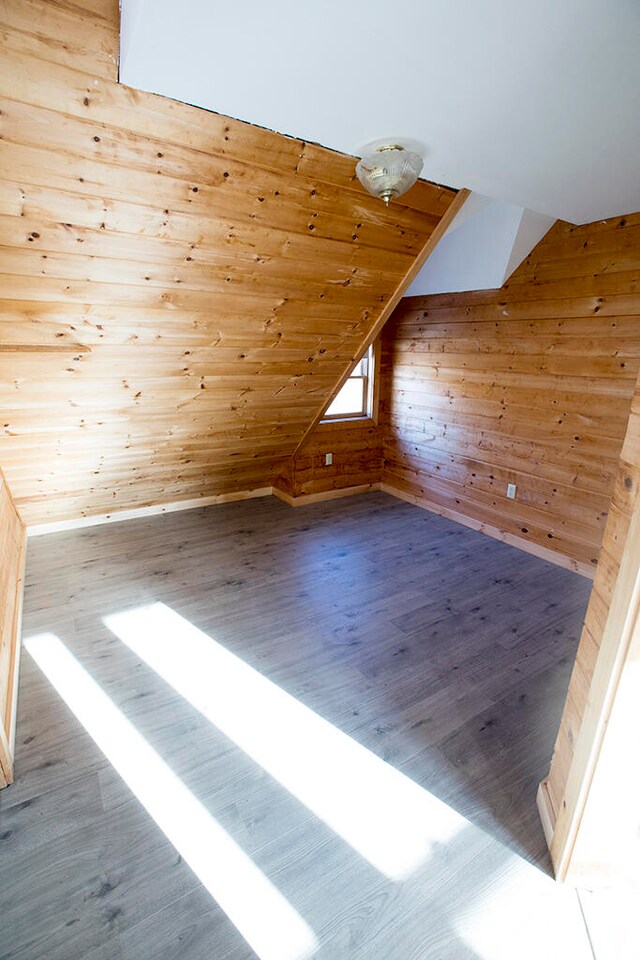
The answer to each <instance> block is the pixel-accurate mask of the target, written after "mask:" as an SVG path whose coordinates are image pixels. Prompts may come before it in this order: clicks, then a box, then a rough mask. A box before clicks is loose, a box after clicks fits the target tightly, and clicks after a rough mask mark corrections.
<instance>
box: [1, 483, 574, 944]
mask: <svg viewBox="0 0 640 960" xmlns="http://www.w3.org/2000/svg"><path fill="white" fill-rule="evenodd" d="M589 590H590V583H589V582H588V581H586V580H584V579H582V578H581V577H579V576H577V575H575V574H572V573H570V572H567V571H564V570H561V569H559V568H557V567H554V566H551V565H549V564H547V563H546V562H544V561H542V560H539V559H536V558H534V557H532V556H529V555H527V554H525V553H522V552H520V551H518V550H517V549H515V548H512V547H509V546H507V545H505V544H502V543H499V542H497V541H495V540H492V539H489V538H487V537H484V536H483V535H481V534H479V533H476V532H473V531H471V530H468V529H467V528H465V527H462V526H458V525H456V524H455V523H452V522H450V521H448V520H445V519H443V518H440V517H437V516H434V515H432V514H430V513H427V512H425V511H422V510H419V509H418V508H416V507H413V506H411V505H409V504H406V503H403V502H401V501H398V500H394V499H392V498H390V497H387V496H386V495H384V494H368V495H366V496H362V497H352V498H350V499H345V500H341V501H334V502H331V503H326V504H316V505H314V506H309V507H305V508H301V509H295V510H292V509H291V508H289V507H287V506H285V505H284V504H282V503H280V502H279V501H278V500H275V499H272V498H269V499H265V500H254V501H247V502H244V503H236V504H229V505H225V506H215V507H210V508H205V509H201V510H193V511H189V512H185V513H176V514H170V515H167V516H163V517H155V518H151V519H146V520H135V521H128V522H123V523H117V524H112V525H109V526H103V527H94V528H88V529H85V530H80V531H75V532H71V533H64V534H54V535H49V536H47V537H41V538H37V539H34V540H31V541H30V542H29V548H28V565H27V588H26V596H25V614H24V631H23V632H24V637H25V649H24V651H23V656H22V665H21V675H20V693H19V719H18V741H17V752H16V771H17V779H16V782H15V784H14V785H13V786H11V787H10V788H8V789H7V790H5V791H3V792H2V793H1V794H0V856H1V860H0V889H1V891H2V934H1V936H0V957H2V958H5V960H9V958H11V960H36V958H38V960H39V958H47V960H177V958H180V960H205V958H206V960H249V958H252V957H254V956H255V955H256V954H255V952H254V950H253V949H252V948H251V947H250V946H249V944H248V942H247V941H250V942H251V943H253V945H254V947H255V948H256V951H257V952H258V955H259V956H261V958H262V960H298V958H299V957H301V956H303V955H304V954H305V950H306V955H308V956H314V957H317V958H318V960H338V958H340V960H365V958H366V960H514V958H516V957H517V958H518V960H528V958H534V957H535V958H539V957H541V956H543V957H545V958H548V960H555V958H557V960H560V958H562V960H590V958H592V956H593V954H592V950H591V946H590V943H589V938H588V935H587V932H586V930H585V927H584V923H583V918H582V914H581V911H580V906H579V903H578V899H577V897H576V895H575V892H574V891H572V890H570V889H568V888H563V887H561V886H559V885H557V884H555V883H554V882H553V881H552V880H551V878H550V876H549V863H548V859H547V854H546V848H545V843H544V838H543V836H542V830H541V827H540V824H539V821H538V817H537V812H536V807H535V793H536V788H537V784H538V782H539V780H540V779H541V778H542V777H543V775H544V774H545V773H546V770H547V768H548V764H549V759H550V755H551V751H552V748H553V742H554V738H555V732H556V730H557V727H558V722H559V718H560V712H561V709H562V704H563V700H564V696H565V692H566V688H567V684H568V679H569V673H570V670H571V666H572V661H573V658H574V655H575V650H576V647H577V642H578V637H579V632H580V628H581V623H582V618H583V616H584V612H585V609H586V604H587V600H588V595H589ZM110 618H111V619H110ZM105 620H106V622H105ZM282 691H284V694H283V693H282ZM310 711H313V713H311V712H310ZM318 717H321V718H323V719H322V720H319V719H318ZM339 731H341V732H339ZM380 761H384V762H380ZM395 771H399V772H400V773H401V774H402V776H398V775H397V774H396V773H395ZM407 778H408V779H407ZM220 904H222V906H224V910H223V909H222V908H221V906H220ZM229 916H231V917H232V918H233V922H232V920H230V919H229ZM238 928H240V930H241V931H242V933H240V932H239V930H238Z"/></svg>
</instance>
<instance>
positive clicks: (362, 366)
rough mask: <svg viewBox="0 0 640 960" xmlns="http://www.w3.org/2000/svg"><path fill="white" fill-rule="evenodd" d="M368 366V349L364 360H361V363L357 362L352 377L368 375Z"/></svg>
mask: <svg viewBox="0 0 640 960" xmlns="http://www.w3.org/2000/svg"><path fill="white" fill-rule="evenodd" d="M368 366H369V351H368V350H367V352H366V353H365V355H364V357H363V358H362V360H361V361H360V363H358V364H357V366H356V368H355V370H354V371H353V373H352V374H351V376H352V377H366V375H367V367H368Z"/></svg>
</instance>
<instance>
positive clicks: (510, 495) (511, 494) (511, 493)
mask: <svg viewBox="0 0 640 960" xmlns="http://www.w3.org/2000/svg"><path fill="white" fill-rule="evenodd" d="M515 498H516V485H515V483H508V484H507V499H508V500H515Z"/></svg>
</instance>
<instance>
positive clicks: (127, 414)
mask: <svg viewBox="0 0 640 960" xmlns="http://www.w3.org/2000/svg"><path fill="white" fill-rule="evenodd" d="M118 26H119V24H118V3H117V0H68V2H65V3H58V2H54V0H3V2H2V3H0V39H1V42H2V66H1V68H0V111H1V113H0V127H1V130H0V135H1V141H0V164H1V169H2V183H1V184H0V298H1V299H0V404H1V407H2V411H3V415H2V419H1V421H0V463H2V465H3V467H4V469H5V472H6V476H7V481H8V483H9V485H10V487H11V489H12V491H13V493H14V496H15V500H16V503H17V505H18V509H19V511H20V513H21V515H22V516H23V517H24V519H25V520H26V521H27V522H28V523H30V524H33V523H42V522H47V521H56V520H64V519H67V518H77V517H82V516H87V515H96V514H105V513H109V512H113V511H114V510H117V509H126V508H136V507H144V506H152V505H155V504H158V503H162V504H163V503H168V502H173V501H180V500H189V499H193V498H194V497H211V496H217V495H220V494H226V493H228V492H233V491H241V490H244V489H255V488H261V487H265V486H269V485H271V483H272V481H273V479H274V478H275V476H276V475H277V474H278V473H279V472H280V471H281V469H282V467H283V465H284V464H286V462H287V459H288V458H289V457H290V456H291V455H292V453H293V451H294V449H295V448H296V446H297V445H298V443H299V441H300V439H301V438H302V436H303V435H304V433H305V430H306V429H307V428H308V426H309V424H310V423H311V422H312V421H313V419H314V417H316V416H317V415H318V413H319V412H320V410H321V409H322V408H323V407H324V405H325V403H326V401H327V399H328V397H329V396H330V394H331V392H332V388H333V387H334V386H335V385H336V384H337V383H338V381H339V380H340V378H341V377H343V376H344V375H345V372H346V371H347V370H348V368H349V367H350V366H351V364H352V362H353V360H354V359H355V357H356V355H357V354H358V352H359V350H360V349H361V347H362V345H363V344H364V343H365V342H366V340H367V339H368V338H369V337H370V335H371V332H372V330H374V328H375V326H376V323H377V321H378V318H379V317H380V316H381V314H382V313H383V312H384V310H385V308H386V305H387V304H388V303H389V301H390V300H391V299H392V297H393V295H394V292H395V291H396V290H397V288H398V286H399V284H400V283H401V281H402V279H403V278H405V277H406V276H407V275H408V274H409V273H410V271H411V269H412V266H413V264H414V262H415V259H416V257H417V256H418V255H419V253H420V251H422V250H424V248H425V243H426V242H427V240H428V238H429V237H430V236H431V234H432V232H433V230H434V228H435V227H436V226H437V224H438V223H439V221H440V219H441V217H442V216H443V214H445V212H446V211H447V209H448V207H449V205H450V204H451V202H452V200H453V198H454V196H455V193H454V192H453V191H450V190H446V189H442V188H439V187H437V186H435V185H433V184H428V183H424V182H420V183H418V184H417V185H416V186H415V187H414V188H413V189H412V191H410V192H409V193H408V194H407V195H406V197H403V199H402V202H401V203H394V204H392V205H391V206H390V207H389V209H388V210H387V209H386V208H385V206H384V205H383V204H382V203H380V201H378V200H375V199H374V198H372V197H369V196H368V195H367V194H366V193H365V192H364V191H363V189H362V188H361V187H360V185H359V183H358V181H357V179H356V178H355V173H354V160H353V158H350V157H345V156H343V155H339V154H336V153H333V152H331V151H329V150H325V149H322V148H320V147H317V146H314V145H310V144H306V143H303V142H301V141H299V140H295V139H292V138H288V137H284V136H280V135H278V134H275V133H272V132H269V131H267V130H262V129H258V128H255V127H252V126H250V125H248V124H244V123H240V122H237V121H234V120H230V119H228V118H225V117H223V116H219V115H216V114H213V113H209V112H207V111H204V110H199V109H197V108H195V107H192V106H188V105H186V104H182V103H177V102H174V101H171V100H168V99H165V98H162V97H158V96H154V95H152V94H147V93H142V92H139V91H135V90H131V89H128V88H126V87H124V86H122V85H120V84H118V83H117V82H116V80H117V65H116V64H117V54H118Z"/></svg>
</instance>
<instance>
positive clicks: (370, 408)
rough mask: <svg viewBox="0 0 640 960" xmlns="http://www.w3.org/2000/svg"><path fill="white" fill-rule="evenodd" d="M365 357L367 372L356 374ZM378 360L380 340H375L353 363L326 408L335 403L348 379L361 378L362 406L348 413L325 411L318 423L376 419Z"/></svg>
mask: <svg viewBox="0 0 640 960" xmlns="http://www.w3.org/2000/svg"><path fill="white" fill-rule="evenodd" d="M365 358H366V360H367V372H366V374H364V375H363V374H358V373H356V370H357V369H358V366H359V365H360V364H361V363H362V361H363V360H364V359H365ZM379 361H380V341H379V340H376V341H375V342H374V343H372V344H370V345H369V347H367V349H366V350H365V352H364V354H363V355H362V356H361V357H360V359H359V360H358V361H357V362H356V363H355V364H354V366H353V370H352V371H351V373H350V374H349V376H348V377H347V378H346V380H345V381H344V383H342V384H341V386H340V389H339V390H338V391H337V392H336V394H335V395H334V396H333V397H332V398H331V402H330V403H329V404H327V410H329V409H330V407H331V406H332V405H333V404H334V403H335V401H336V400H337V398H338V397H339V396H340V393H341V391H342V390H343V389H344V387H345V386H346V385H347V383H349V381H350V380H362V381H364V383H363V390H362V393H363V406H362V409H361V410H360V411H357V412H356V411H352V412H348V413H333V414H328V413H327V412H326V411H325V413H324V414H323V416H322V419H321V421H320V423H353V422H357V421H360V420H373V421H376V420H377V416H378V409H377V407H378V391H377V383H378V368H379Z"/></svg>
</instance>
